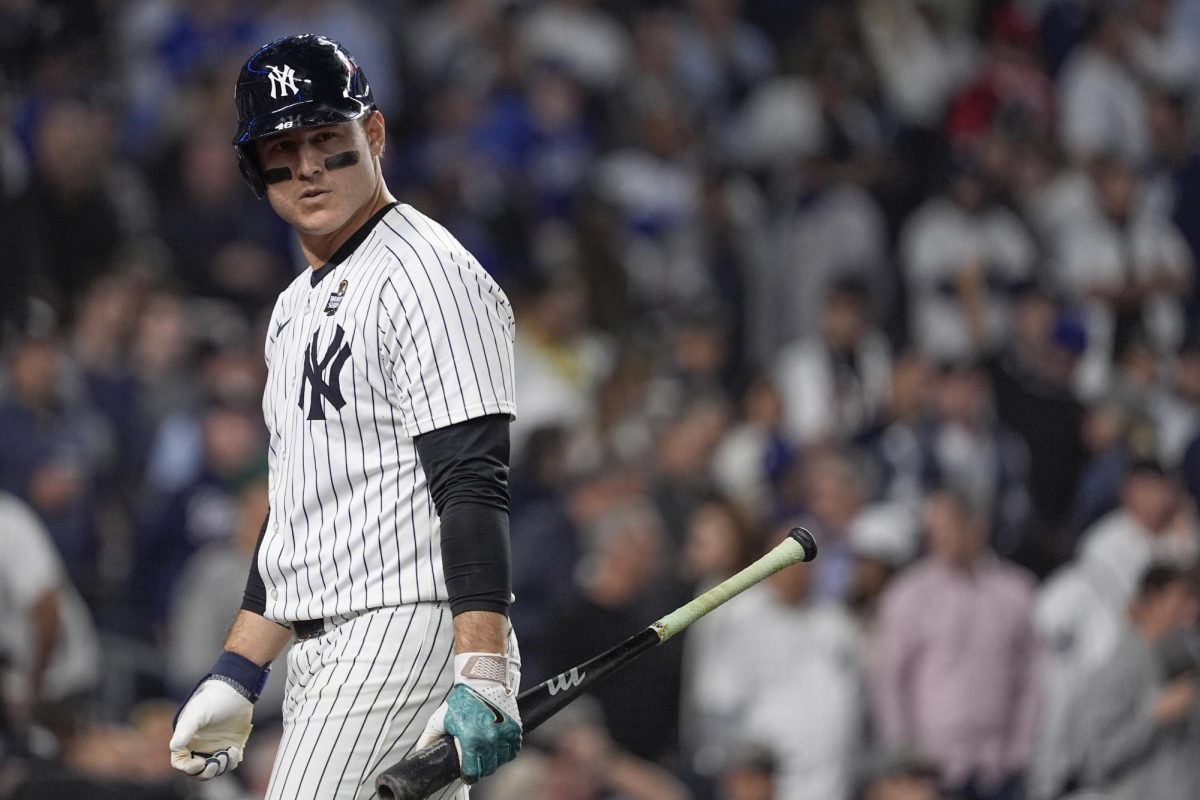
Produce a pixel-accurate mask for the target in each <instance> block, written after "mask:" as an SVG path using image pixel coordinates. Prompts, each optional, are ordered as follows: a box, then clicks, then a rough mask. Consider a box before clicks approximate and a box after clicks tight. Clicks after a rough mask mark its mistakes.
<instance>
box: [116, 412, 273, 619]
mask: <svg viewBox="0 0 1200 800" xmlns="http://www.w3.org/2000/svg"><path fill="white" fill-rule="evenodd" d="M200 430H201V443H202V447H203V461H202V465H201V469H200V470H199V471H198V472H197V473H196V474H195V475H194V476H193V477H192V478H191V479H189V480H188V481H186V482H185V483H184V484H183V485H181V486H180V487H178V488H177V489H175V490H174V491H171V492H167V493H164V494H163V495H162V496H160V497H157V498H155V500H154V502H153V505H152V506H151V511H149V513H148V515H147V517H146V518H145V519H144V520H143V522H142V525H141V527H140V528H139V531H138V537H137V541H136V543H135V549H134V558H135V563H134V565H133V572H132V580H133V586H132V587H131V588H132V593H133V595H134V597H135V598H136V600H137V602H138V603H139V604H140V605H141V607H142V611H141V613H140V614H139V615H138V619H139V621H140V622H141V624H142V625H143V626H144V630H143V633H157V631H156V628H157V627H158V626H160V625H161V624H162V623H164V622H165V620H166V617H167V610H168V608H169V607H170V600H171V597H172V595H173V594H174V592H175V591H176V590H177V583H178V581H179V578H180V575H181V574H182V573H183V570H184V568H185V565H186V564H187V561H188V559H189V558H190V557H191V556H192V554H194V553H195V552H196V551H198V550H200V549H201V548H202V547H204V546H206V545H213V544H225V543H227V542H228V540H229V539H230V538H231V537H232V535H233V534H234V532H235V530H236V525H235V521H236V519H237V502H236V497H237V490H238V487H239V484H240V482H241V481H242V480H245V478H246V476H247V475H248V474H252V473H253V472H254V471H255V470H256V469H259V465H260V463H261V462H262V461H263V460H264V455H263V449H264V446H263V441H264V436H263V431H262V424H261V421H260V418H259V416H258V413H257V408H256V407H255V406H245V405H237V404H230V403H228V402H221V401H219V400H214V401H213V402H211V403H210V404H209V406H208V407H207V408H205V409H204V411H203V413H202V414H201V416H200ZM264 517H265V515H264ZM260 522H261V520H260Z"/></svg>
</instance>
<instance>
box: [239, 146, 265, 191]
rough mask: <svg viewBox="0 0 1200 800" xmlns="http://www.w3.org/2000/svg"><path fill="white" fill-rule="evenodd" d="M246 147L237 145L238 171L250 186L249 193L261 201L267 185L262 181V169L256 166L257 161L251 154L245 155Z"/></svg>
mask: <svg viewBox="0 0 1200 800" xmlns="http://www.w3.org/2000/svg"><path fill="white" fill-rule="evenodd" d="M247 147H248V145H239V146H238V147H237V148H235V149H236V150H237V162H238V169H239V170H240V171H241V173H242V177H243V178H245V179H246V183H248V184H250V189H251V191H253V192H254V196H255V197H257V198H258V199H259V200H262V199H263V198H264V197H266V196H267V185H266V183H265V182H264V181H263V177H262V169H261V168H259V166H258V159H257V158H256V157H255V155H254V154H253V153H247V152H246V148H247Z"/></svg>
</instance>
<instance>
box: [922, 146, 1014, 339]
mask: <svg viewBox="0 0 1200 800" xmlns="http://www.w3.org/2000/svg"><path fill="white" fill-rule="evenodd" d="M998 191H999V187H998V186H996V185H995V181H994V180H993V179H992V178H991V177H990V176H989V175H987V174H986V173H985V172H984V171H983V168H982V165H981V164H980V163H979V156H978V155H977V154H976V153H974V152H971V151H969V150H960V151H959V152H958V153H957V154H956V159H955V162H954V166H953V169H952V172H951V174H950V176H949V180H948V186H947V189H946V192H945V194H944V195H940V196H938V197H935V198H933V199H931V200H929V201H928V202H926V203H925V204H924V205H922V206H921V207H920V208H918V209H917V210H916V211H914V212H913V213H912V215H911V216H909V217H908V219H907V221H906V222H905V224H904V228H903V230H902V231H901V241H900V253H901V259H902V263H903V266H904V281H905V287H906V289H907V290H908V295H909V330H910V331H911V333H912V337H913V341H914V343H915V345H916V347H917V349H918V350H919V351H920V352H921V354H922V355H924V356H925V357H926V358H929V359H931V360H933V361H945V360H949V359H962V358H965V357H971V356H977V355H979V354H980V353H981V352H986V351H987V350H990V349H992V348H995V347H998V346H999V345H1000V343H1001V342H1003V341H1004V340H1005V339H1006V338H1007V336H1008V333H1009V331H1010V330H1011V328H1012V320H1011V314H1012V312H1011V304H1010V297H1011V296H1012V290H1013V288H1014V287H1017V286H1019V285H1021V284H1023V283H1025V282H1027V281H1028V280H1029V279H1030V278H1031V276H1032V274H1033V267H1034V258H1035V254H1036V253H1035V249H1034V242H1033V238H1032V237H1031V236H1030V234H1029V231H1028V230H1027V229H1026V226H1025V224H1024V223H1023V221H1022V220H1021V219H1020V217H1018V216H1017V215H1015V214H1014V213H1013V212H1012V211H1010V210H1009V209H1008V208H1007V207H1006V206H1005V205H1004V204H1003V203H1001V202H1000V198H999V197H998V196H997V194H998ZM968 303H978V304H979V305H980V308H981V311H980V312H979V313H978V314H974V315H973V314H972V313H971V311H972V309H967V308H965V306H966V305H967V304H968ZM972 324H975V325H979V326H980V328H981V329H980V330H979V331H974V330H972V329H971V327H970V326H971V325H972Z"/></svg>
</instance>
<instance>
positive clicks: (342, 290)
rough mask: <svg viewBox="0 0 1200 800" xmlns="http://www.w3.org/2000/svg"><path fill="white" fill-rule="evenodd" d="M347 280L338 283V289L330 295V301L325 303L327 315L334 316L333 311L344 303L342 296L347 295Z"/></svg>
mask: <svg viewBox="0 0 1200 800" xmlns="http://www.w3.org/2000/svg"><path fill="white" fill-rule="evenodd" d="M346 286H347V284H346V281H342V282H341V283H339V284H338V288H337V291H336V292H334V293H333V294H331V295H329V302H328V303H326V304H325V316H327V317H332V316H333V312H335V311H337V310H338V306H340V305H341V304H342V298H343V297H345V296H346Z"/></svg>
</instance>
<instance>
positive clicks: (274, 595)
mask: <svg viewBox="0 0 1200 800" xmlns="http://www.w3.org/2000/svg"><path fill="white" fill-rule="evenodd" d="M271 599H272V600H277V599H279V590H278V589H272V590H271Z"/></svg>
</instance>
